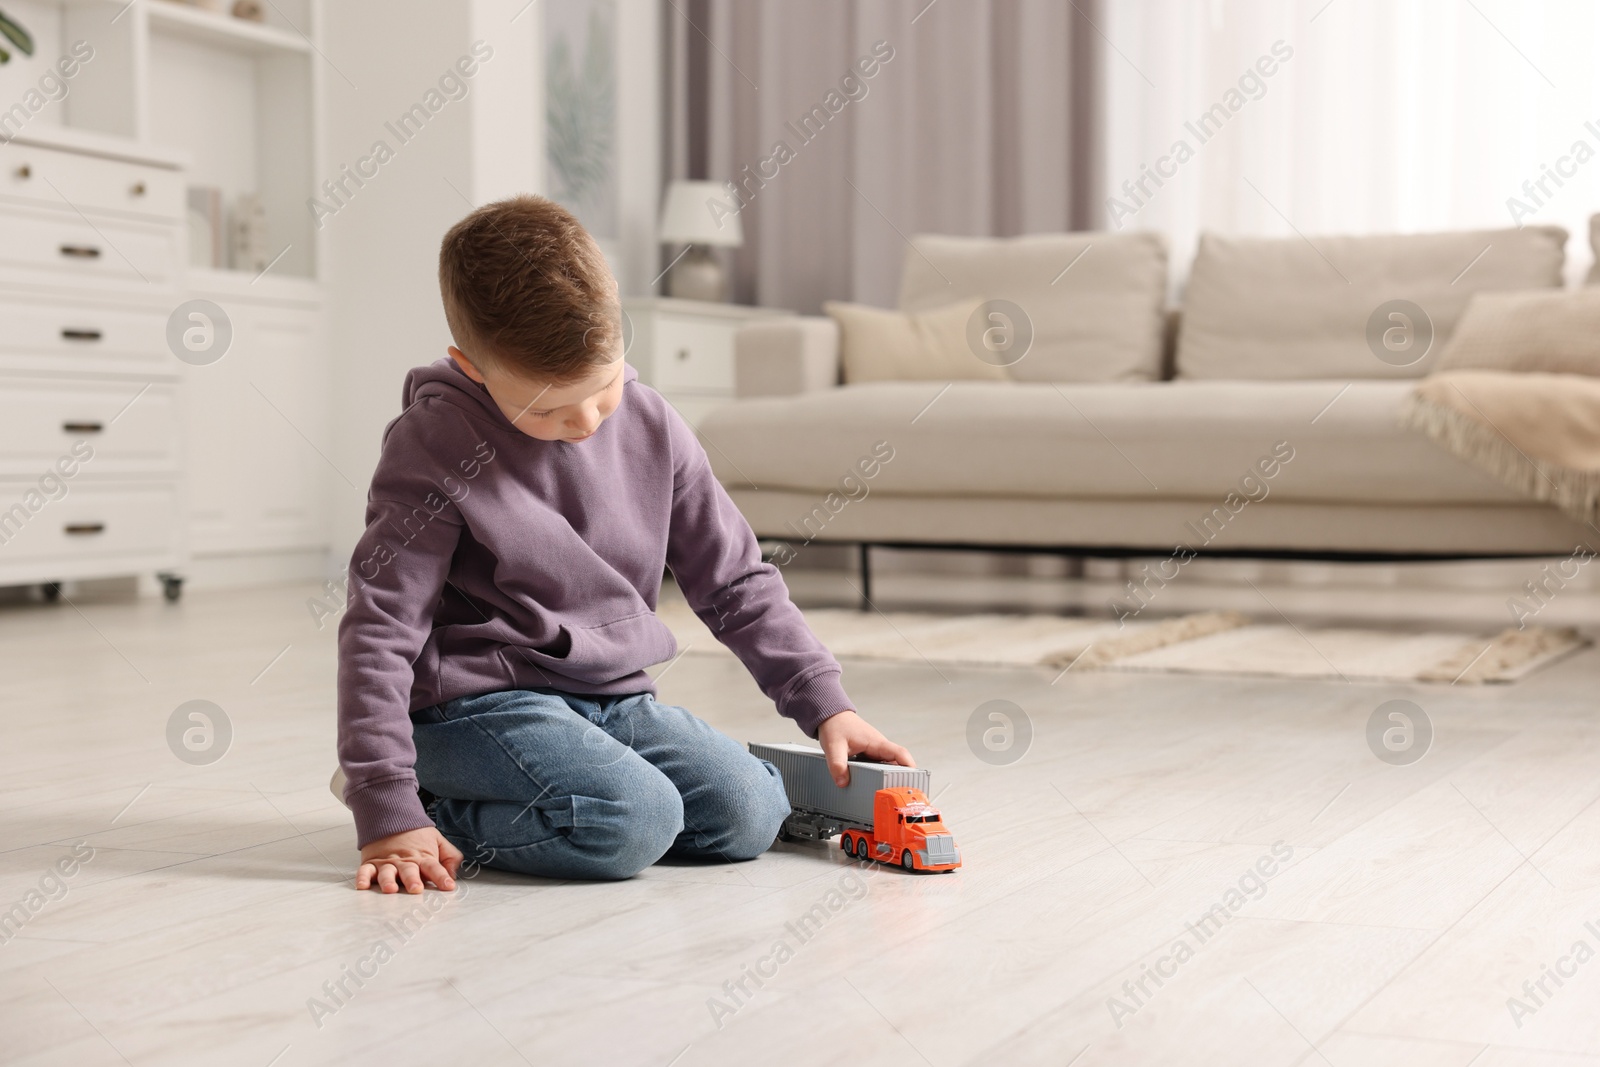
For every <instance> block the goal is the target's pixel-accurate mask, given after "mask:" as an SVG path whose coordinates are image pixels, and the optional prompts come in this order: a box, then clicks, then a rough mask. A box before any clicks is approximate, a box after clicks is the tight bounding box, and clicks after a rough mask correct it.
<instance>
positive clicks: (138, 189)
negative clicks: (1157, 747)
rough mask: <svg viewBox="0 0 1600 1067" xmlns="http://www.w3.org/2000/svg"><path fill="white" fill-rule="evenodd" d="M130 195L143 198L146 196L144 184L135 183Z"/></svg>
mask: <svg viewBox="0 0 1600 1067" xmlns="http://www.w3.org/2000/svg"><path fill="white" fill-rule="evenodd" d="M128 193H129V195H130V196H143V195H144V182H134V183H133V188H131V189H129V190H128Z"/></svg>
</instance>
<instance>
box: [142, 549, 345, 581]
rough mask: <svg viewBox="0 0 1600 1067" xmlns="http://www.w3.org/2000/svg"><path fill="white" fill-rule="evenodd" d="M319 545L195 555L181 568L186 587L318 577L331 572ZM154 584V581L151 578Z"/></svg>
mask: <svg viewBox="0 0 1600 1067" xmlns="http://www.w3.org/2000/svg"><path fill="white" fill-rule="evenodd" d="M335 570H337V568H332V569H330V560H329V557H328V551H327V549H325V548H322V547H316V548H305V549H295V550H292V551H287V552H239V553H226V554H222V553H218V554H210V555H197V556H193V557H191V558H190V559H189V562H188V563H187V564H185V565H184V566H183V567H182V568H181V569H180V572H179V573H181V574H182V575H183V579H184V587H185V588H186V589H242V588H245V587H248V586H254V585H276V584H279V583H283V582H304V581H321V580H322V579H324V578H326V577H328V576H329V575H330V574H332V573H334V571H335ZM152 587H153V588H154V587H155V586H154V582H152Z"/></svg>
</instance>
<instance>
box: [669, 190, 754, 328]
mask: <svg viewBox="0 0 1600 1067" xmlns="http://www.w3.org/2000/svg"><path fill="white" fill-rule="evenodd" d="M661 241H662V243H663V244H687V245H688V246H689V248H688V249H687V250H686V251H685V252H684V253H683V254H682V255H681V256H679V257H678V259H677V261H676V262H675V263H673V264H672V269H671V270H670V271H668V272H667V295H668V296H672V297H677V298H678V299H680V300H710V301H721V300H726V299H727V298H728V281H727V275H726V272H725V271H723V269H722V264H721V263H719V262H717V258H716V256H714V255H712V253H711V249H712V248H713V247H722V248H737V247H738V246H739V245H741V244H743V243H744V230H743V228H742V227H741V226H740V225H739V209H738V207H737V206H736V205H735V203H734V201H733V198H732V197H731V196H729V194H728V189H727V187H726V186H725V185H724V184H723V183H722V182H703V181H675V182H673V183H672V184H670V185H668V186H667V196H666V200H665V202H663V204H662V205H661Z"/></svg>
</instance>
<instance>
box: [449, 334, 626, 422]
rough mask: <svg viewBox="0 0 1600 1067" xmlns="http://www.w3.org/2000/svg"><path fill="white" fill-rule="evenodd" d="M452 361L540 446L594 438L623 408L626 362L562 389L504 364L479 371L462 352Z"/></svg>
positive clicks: (603, 366)
mask: <svg viewBox="0 0 1600 1067" xmlns="http://www.w3.org/2000/svg"><path fill="white" fill-rule="evenodd" d="M450 358H451V359H453V360H455V361H456V365H457V366H459V367H460V368H461V370H462V372H463V373H465V374H466V376H467V377H469V378H471V379H472V380H473V381H475V382H481V383H482V384H483V386H484V388H486V389H487V390H489V396H490V397H491V398H492V399H493V400H494V402H495V403H496V404H497V405H499V407H500V412H501V414H503V415H504V416H505V417H506V419H507V421H509V422H510V423H511V425H513V426H515V427H516V428H517V429H519V430H521V431H522V432H523V433H525V434H527V435H528V436H529V437H533V438H537V439H538V440H540V441H566V442H568V443H570V444H576V443H577V442H579V441H582V440H583V439H584V438H586V437H589V436H591V435H592V434H593V433H594V432H595V431H596V430H598V429H599V428H600V424H601V423H602V422H604V421H605V420H606V419H607V418H609V417H610V415H611V413H612V412H613V411H616V410H617V405H619V404H621V403H622V370H623V362H622V360H621V359H617V360H613V361H612V362H610V363H605V364H601V365H598V366H596V367H594V368H593V369H592V370H590V372H589V373H588V374H586V375H584V376H583V377H582V378H579V379H577V380H576V381H572V382H567V383H565V384H561V385H556V384H553V383H550V382H539V381H535V380H533V379H531V378H524V377H520V376H519V375H517V374H514V373H512V372H510V371H508V370H507V369H505V368H504V367H501V366H499V365H498V364H492V363H485V364H484V366H483V367H482V368H479V367H477V366H475V365H474V364H473V363H472V361H471V360H470V359H468V358H467V356H466V354H465V353H463V352H462V351H461V349H459V348H457V347H455V346H454V345H451V346H450Z"/></svg>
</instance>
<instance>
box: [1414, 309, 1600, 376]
mask: <svg viewBox="0 0 1600 1067" xmlns="http://www.w3.org/2000/svg"><path fill="white" fill-rule="evenodd" d="M1434 369H1435V370H1440V371H1446V370H1469V369H1470V370H1506V371H1539V372H1542V373H1545V374H1590V375H1597V376H1600V289H1596V288H1584V289H1576V290H1573V291H1572V292H1554V293H1546V292H1539V291H1532V292H1503V293H1475V294H1473V297H1472V301H1471V302H1470V303H1469V304H1467V310H1466V313H1465V314H1464V315H1462V316H1461V322H1460V324H1459V325H1457V326H1456V332H1455V334H1454V336H1452V337H1451V338H1450V343H1449V344H1448V345H1447V346H1445V350H1444V353H1443V354H1442V355H1441V356H1440V357H1439V363H1438V366H1437V367H1435V368H1434Z"/></svg>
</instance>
